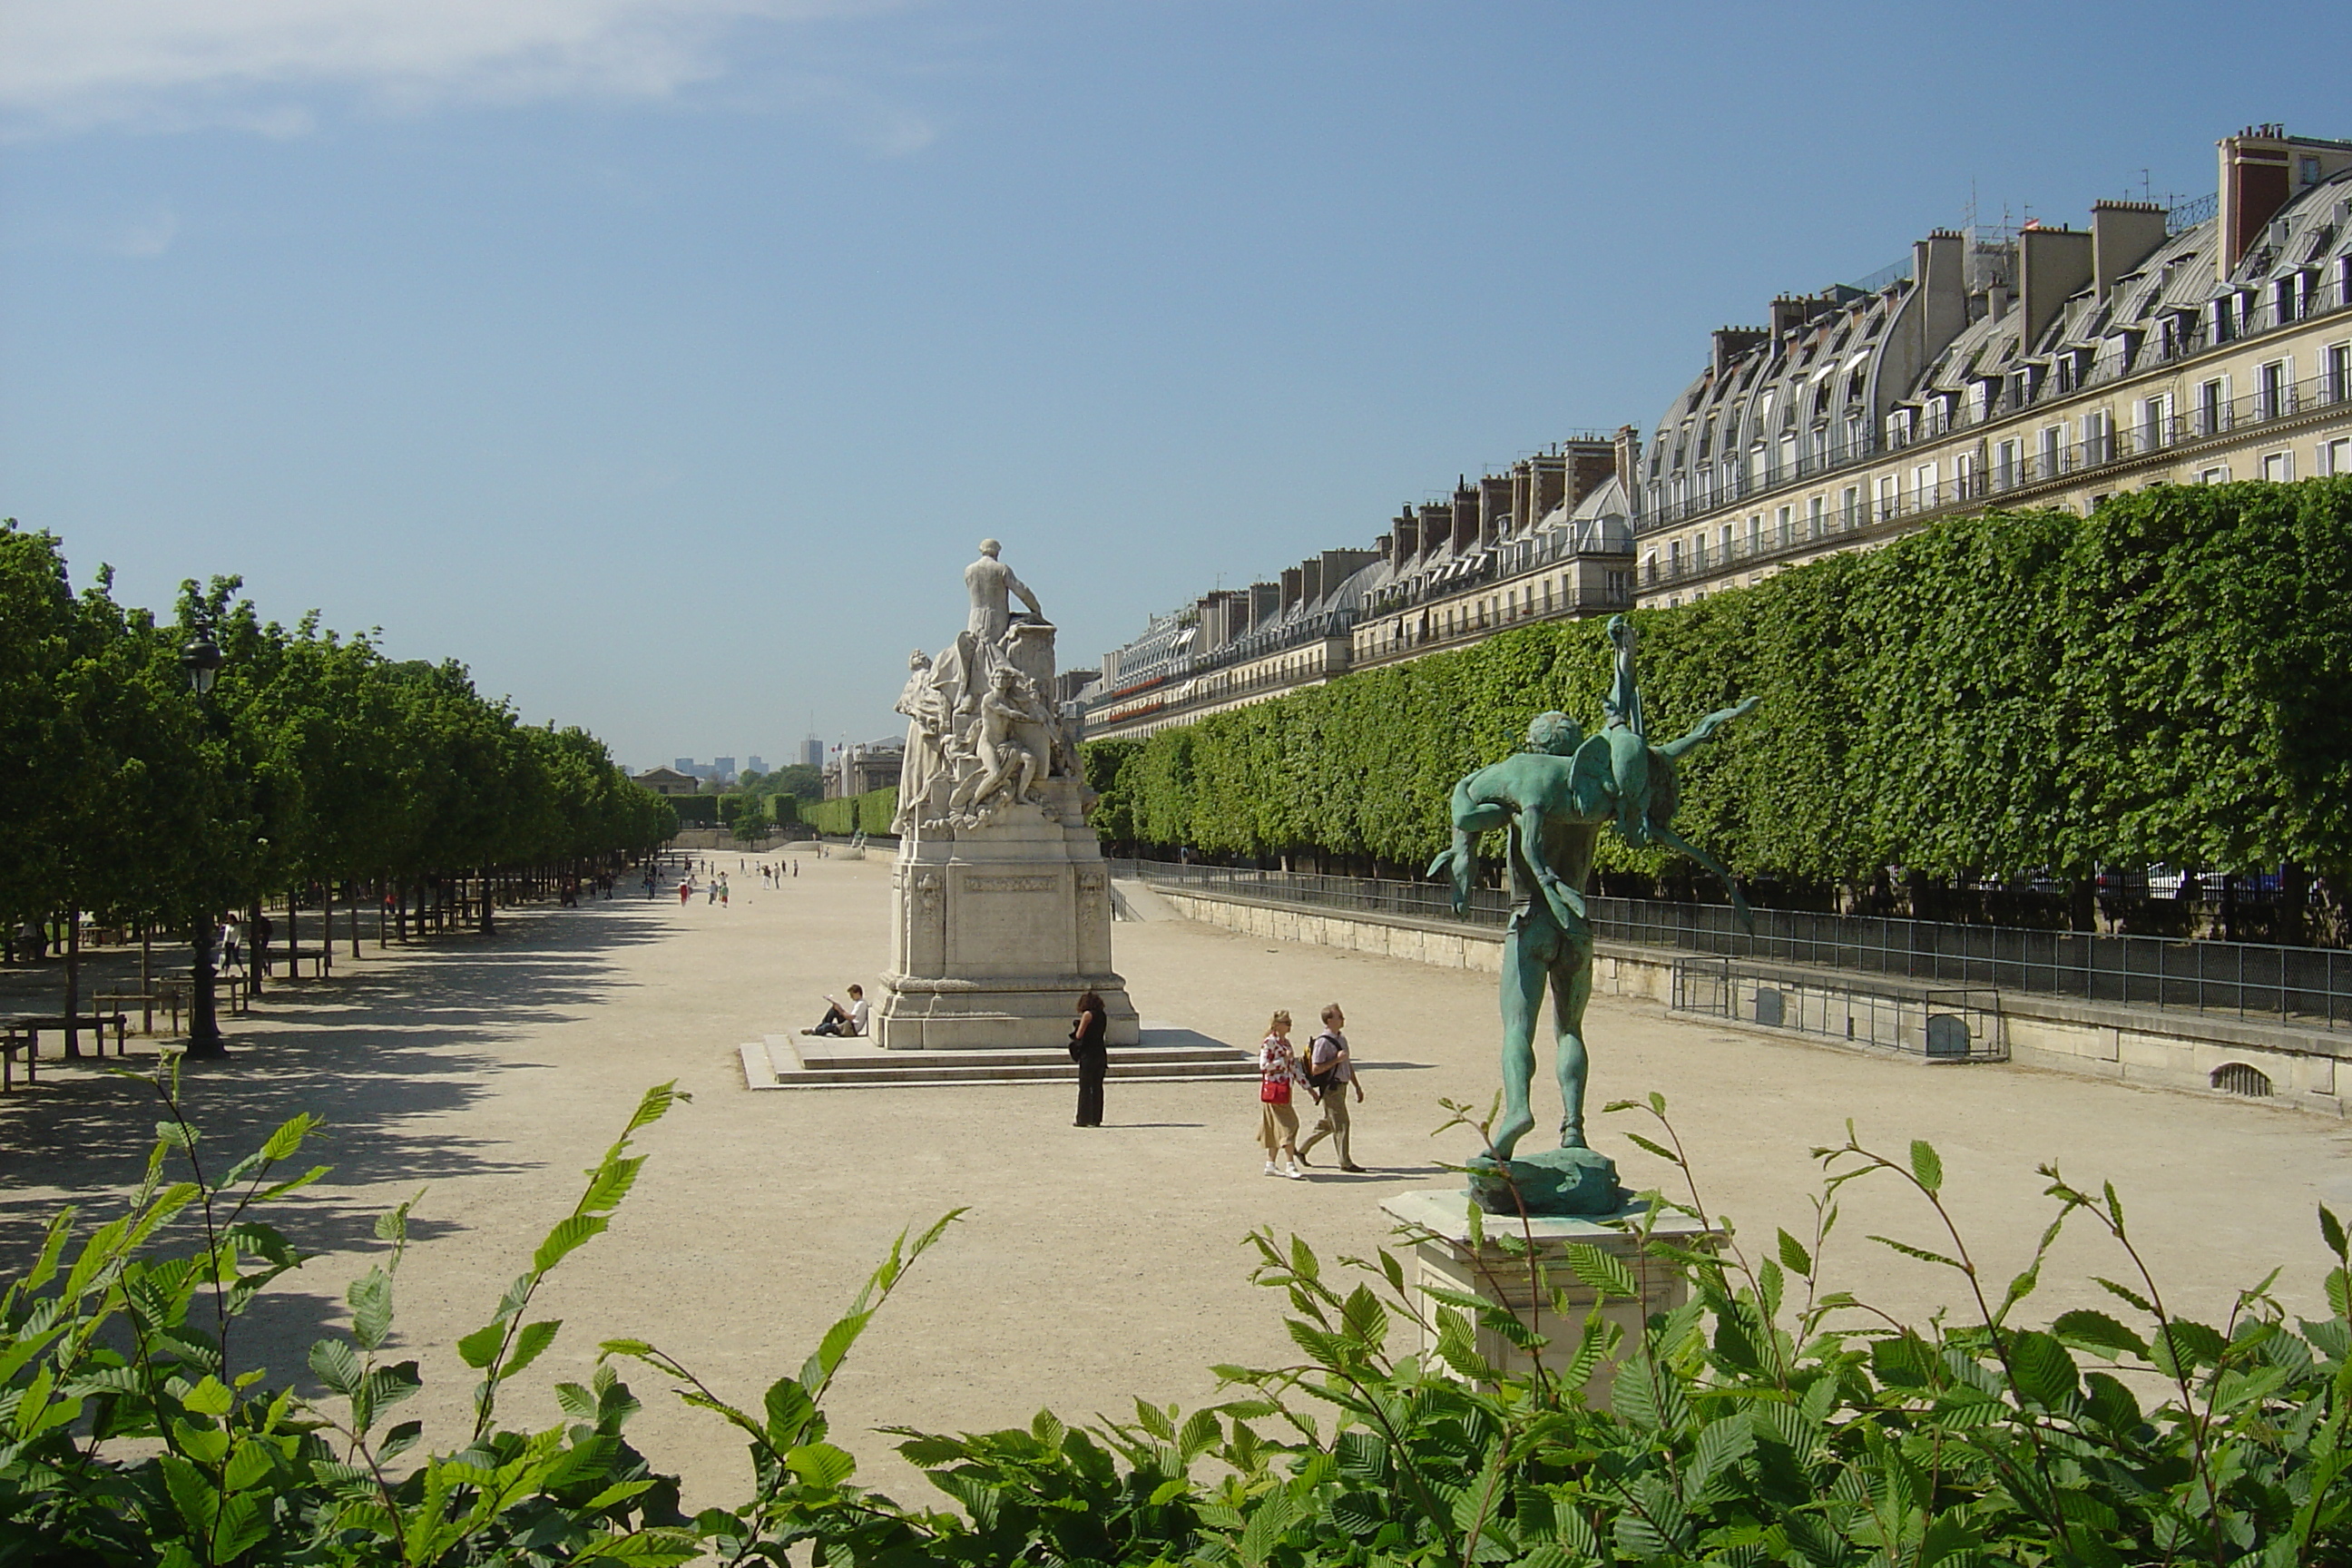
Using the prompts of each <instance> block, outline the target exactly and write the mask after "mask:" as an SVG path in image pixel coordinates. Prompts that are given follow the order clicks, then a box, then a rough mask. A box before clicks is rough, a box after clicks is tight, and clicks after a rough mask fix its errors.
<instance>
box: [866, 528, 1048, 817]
mask: <svg viewBox="0 0 2352 1568" xmlns="http://www.w3.org/2000/svg"><path fill="white" fill-rule="evenodd" d="M1001 554H1002V547H1001V546H999V545H998V543H997V542H996V541H995V540H993V539H984V540H982V541H981V543H980V559H978V560H977V561H974V562H973V563H971V565H969V566H967V567H965V568H964V573H963V581H964V587H965V588H966V590H967V591H968V592H969V593H970V595H971V616H970V618H969V619H968V620H967V621H966V623H965V626H964V629H963V630H962V631H961V632H959V633H957V634H956V639H955V641H954V643H953V644H951V645H950V647H946V648H944V649H942V650H941V651H940V654H939V655H938V656H937V657H936V658H934V657H933V656H932V655H930V654H929V653H926V652H924V651H923V650H922V649H920V648H917V649H916V650H915V652H914V653H913V654H912V655H911V656H910V657H909V658H908V660H907V685H906V689H905V690H903V691H901V692H900V693H899V695H898V711H899V712H900V713H903V714H905V715H906V717H907V760H906V764H905V768H904V771H903V772H902V773H900V775H899V783H898V819H897V821H896V822H895V823H894V824H893V825H892V826H893V827H894V829H895V830H896V831H897V832H898V833H900V834H902V835H903V834H911V833H914V832H917V831H919V830H920V829H922V828H926V827H929V828H942V827H950V826H958V827H967V828H969V827H977V826H980V825H982V823H984V822H987V821H988V820H989V819H990V818H992V816H995V815H996V814H997V813H998V812H1000V811H1002V810H1003V808H1004V807H1006V806H1008V805H1014V804H1024V805H1043V804H1044V801H1045V796H1044V795H1042V794H1041V792H1040V790H1039V788H1038V786H1039V784H1042V783H1043V782H1044V781H1045V780H1046V779H1048V778H1055V777H1071V776H1075V775H1076V772H1077V757H1076V747H1075V746H1074V745H1073V744H1072V743H1071V740H1070V736H1069V733H1068V731H1067V730H1066V728H1065V726H1064V725H1063V723H1062V721H1061V720H1060V718H1059V717H1058V716H1057V715H1056V714H1055V711H1054V705H1053V700H1052V690H1051V687H1052V682H1053V642H1052V633H1053V628H1052V627H1051V626H1048V625H1046V623H1045V610H1044V607H1043V606H1041V605H1039V604H1038V602H1037V595H1035V594H1034V593H1032V592H1031V591H1030V589H1029V585H1028V584H1025V583H1024V582H1022V581H1021V579H1020V578H1019V577H1017V576H1015V575H1013V568H1011V567H1010V566H1007V565H1006V564H1004V563H1003V560H1002V559H1001V558H1000V557H1001ZM1015 598H1017V599H1019V600H1020V601H1021V603H1023V604H1024V605H1027V606H1028V611H1029V613H1028V614H1027V615H1025V616H1015V615H1014V614H1013V609H1012V602H1013V600H1014V599H1015Z"/></svg>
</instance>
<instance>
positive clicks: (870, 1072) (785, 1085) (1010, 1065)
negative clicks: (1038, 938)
mask: <svg viewBox="0 0 2352 1568" xmlns="http://www.w3.org/2000/svg"><path fill="white" fill-rule="evenodd" d="M1144 1035H1145V1038H1144V1041H1143V1043H1142V1044H1140V1045H1135V1046H1118V1047H1112V1049H1111V1051H1110V1059H1109V1069H1108V1074H1107V1076H1108V1077H1110V1078H1114V1079H1119V1080H1120V1081H1122V1082H1126V1083H1171V1082H1196V1081H1200V1080H1202V1079H1209V1080H1219V1081H1223V1080H1234V1081H1247V1080H1250V1079H1255V1078H1256V1077H1257V1057H1256V1053H1255V1052H1244V1051H1241V1050H1237V1049H1235V1048H1234V1047H1231V1046H1226V1045H1222V1044H1220V1043H1218V1042H1216V1041H1214V1040H1211V1039H1209V1038H1207V1037H1205V1036H1201V1035H1196V1034H1193V1033H1192V1031H1190V1030H1182V1029H1167V1028H1154V1027H1151V1026H1146V1028H1145V1030H1144ZM1155 1036H1157V1037H1158V1038H1154V1037H1155ZM860 1044H861V1042H858V1041H856V1040H834V1039H831V1038H827V1037H805V1036H788V1035H770V1036H769V1037H767V1038H766V1039H765V1040H763V1041H761V1042H759V1043H756V1044H751V1045H746V1046H744V1047H742V1051H741V1055H742V1058H743V1079H744V1082H745V1083H746V1084H747V1085H748V1086H749V1087H751V1088H752V1089H861V1088H871V1089H880V1088H885V1087H887V1088H894V1089H907V1088H941V1087H949V1086H970V1085H973V1084H999V1083H1075V1082H1076V1079H1077V1076H1078V1069H1077V1064H1076V1063H1075V1062H1073V1061H1071V1060H1070V1058H1069V1054H1068V1053H1067V1052H1066V1051H1031V1050H972V1051H880V1050H876V1049H873V1048H872V1047H866V1048H864V1049H862V1050H860V1049H857V1048H856V1047H858V1046H859V1045H860ZM812 1047H817V1048H814V1049H813V1048H812Z"/></svg>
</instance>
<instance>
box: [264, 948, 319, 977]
mask: <svg viewBox="0 0 2352 1568" xmlns="http://www.w3.org/2000/svg"><path fill="white" fill-rule="evenodd" d="M280 959H283V960H285V963H286V977H287V978H288V979H289V980H299V979H300V978H302V965H303V964H304V963H309V964H310V975H311V978H312V979H314V980H323V979H325V978H326V974H327V969H328V966H329V965H330V964H331V963H333V962H334V950H333V949H332V948H330V947H290V946H289V947H280V946H278V944H277V943H275V942H272V943H271V944H270V948H269V960H270V962H271V963H277V962H278V960H280Z"/></svg>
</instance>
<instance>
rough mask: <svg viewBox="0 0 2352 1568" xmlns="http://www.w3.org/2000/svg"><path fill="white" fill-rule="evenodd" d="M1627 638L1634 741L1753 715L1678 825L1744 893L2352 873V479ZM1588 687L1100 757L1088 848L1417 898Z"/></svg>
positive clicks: (1934, 531) (1567, 669)
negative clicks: (1456, 838)
mask: <svg viewBox="0 0 2352 1568" xmlns="http://www.w3.org/2000/svg"><path fill="white" fill-rule="evenodd" d="M1633 620H1634V622H1635V624H1636V625H1637V626H1638V627H1639V629H1640V633H1641V671H1642V684H1643V697H1644V704H1645V708H1646V710H1647V714H1648V720H1649V724H1650V728H1651V731H1652V732H1653V734H1654V736H1656V737H1658V738H1662V739H1663V738H1666V737H1671V736H1673V735H1675V734H1676V733H1679V732H1680V731H1681V730H1682V729H1683V728H1684V727H1685V726H1686V725H1688V724H1689V723H1690V722H1691V721H1693V720H1695V719H1696V718H1698V717H1699V716H1700V715H1702V714H1704V713H1706V712H1707V711H1709V710H1713V709H1717V708H1720V707H1724V706H1727V705H1728V704H1729V703H1731V702H1732V701H1734V700H1737V699H1738V698H1741V697H1747V696H1757V697H1760V698H1761V699H1762V702H1761V704H1760V706H1759V709H1758V710H1757V711H1756V712H1755V713H1754V714H1752V715H1751V716H1749V717H1748V718H1747V719H1745V720H1743V721H1740V722H1739V723H1738V724H1735V725H1733V726H1731V727H1730V728H1729V729H1728V730H1727V731H1725V732H1724V735H1723V737H1722V738H1721V739H1719V740H1718V741H1717V742H1716V743H1715V744H1713V745H1711V746H1709V747H1706V748H1702V749H1701V750H1700V751H1699V752H1696V753H1695V754H1694V755H1693V756H1692V757H1690V758H1689V759H1687V760H1686V772H1685V778H1684V789H1683V797H1682V808H1681V816H1679V817H1678V818H1677V826H1678V827H1679V828H1680V829H1681V830H1682V831H1683V833H1684V834H1685V837H1690V838H1692V839H1693V840H1694V841H1695V842H1698V843H1702V844H1706V845H1708V846H1711V847H1715V848H1716V849H1717V850H1720V851H1721V852H1723V853H1724V855H1725V856H1726V858H1727V860H1728V862H1729V863H1730V864H1731V865H1733V866H1734V867H1735V868H1739V869H1740V870H1742V871H1743V872H1745V873H1747V874H1750V875H1754V874H1759V873H1763V874H1769V875H1772V876H1776V877H1779V878H1783V879H1793V880H1800V881H1804V882H1809V883H1813V884H1829V883H1849V884H1852V883H1866V882H1868V881H1870V880H1871V879H1874V878H1876V877H1878V876H1879V875H1880V874H1881V873H1882V871H1883V869H1884V868H1888V867H1893V866H1900V867H1904V868H1907V869H1909V870H1910V871H1912V872H1914V873H1918V874H1924V875H1927V876H1932V877H1937V878H1958V879H2002V878H2013V877H2021V876H2027V875H2033V874H2041V875H2046V876H2056V877H2061V878H2069V879H2087V878H2090V877H2092V876H2094V875H2095V871H2096V868H2099V867H2102V866H2109V865H2149V864H2168V865H2172V866H2186V867H2195V868H2204V869H2207V870H2209V871H2212V872H2241V871H2248V870H2252V869H2255V868H2278V867H2281V866H2285V867H2287V868H2289V879H2290V881H2291V882H2292V881H2293V880H2294V878H2295V877H2296V876H2297V875H2300V874H2304V873H2305V872H2317V873H2320V874H2322V875H2324V876H2326V878H2328V879H2330V880H2331V881H2332V882H2333V883H2334V886H2335V887H2336V889H2339V890H2340V889H2342V888H2343V887H2344V886H2345V885H2346V883H2345V880H2344V879H2345V875H2346V873H2347V871H2352V702H2347V700H2346V698H2345V693H2346V692H2347V689H2352V479H2319V480H2311V481H2306V482H2304V483H2299V484H2291V485H2275V484H2237V485H2223V486H2213V487H2200V488H2195V489H2183V488H2173V487H2159V488H2157V489H2149V490H2145V491H2141V492H2138V493H2137V494H2133V495H2128V496H2123V497H2118V498H2116V500H2111V501H2109V502H2107V503H2106V504H2105V505H2103V506H2101V507H2100V508H2098V509H2097V510H2096V511H2095V512H2094V513H2093V514H2092V515H2091V516H2089V517H2087V518H2083V517H2076V516H2074V515H2073V514H2071V513H2066V512H2059V511H2033V512H1993V513H1988V514H1986V515H1983V516H1979V517H1972V518H1958V519H1954V520H1951V521H1946V522H1942V523H1939V524H1937V525H1935V526H1933V527H1930V528H1927V529H1926V530H1923V531H1920V532H1918V533H1916V534H1913V535H1911V536H1909V537H1907V538H1905V539H1903V540H1900V541H1898V542H1895V543H1892V544H1890V545H1888V546H1887V547H1885V549H1882V550H1877V551H1873V552H1863V553H1851V554H1844V555H1839V556H1833V557H1831V558H1829V559H1826V560H1823V561H1821V562H1819V563H1814V564H1812V565H1809V566H1806V567H1804V568H1802V569H1801V570H1797V571H1792V572H1787V573H1783V574H1779V575H1777V576H1774V577H1772V578H1770V579H1769V580H1768V581H1766V582H1764V583H1761V584H1757V585H1756V586H1753V587H1748V588H1743V589H1740V590H1737V591H1734V592H1730V593H1725V594H1720V595H1713V596H1710V597H1708V598H1706V599H1704V600H1701V601H1699V602H1697V603H1696V604H1692V605H1686V606H1684V607H1682V608H1679V609H1674V610H1667V611H1660V612H1644V613H1637V614H1636V615H1635V616H1633ZM1609 675H1610V652H1609V647H1608V645H1607V643H1606V642H1605V640H1604V639H1603V637H1602V636H1601V627H1600V626H1598V625H1597V624H1594V623H1591V622H1571V623H1553V624H1548V625H1538V626H1528V627H1525V628H1522V629H1518V630H1515V631H1510V632H1507V633H1504V634H1502V635H1499V636H1497V637H1493V638H1491V639H1490V640H1488V641H1486V642H1484V643H1482V644H1480V645H1478V646H1476V647H1471V648H1467V649H1465V650H1463V651H1461V652H1457V653H1450V654H1440V655H1433V656H1431V657H1429V658H1422V659H1417V660H1414V661H1412V663H1409V664H1405V665H1402V666H1398V667H1395V668H1389V669H1384V670H1376V671H1369V672H1365V673H1362V674H1358V675H1353V676H1349V677H1348V678H1347V679H1342V680H1340V681H1338V682H1336V683H1334V684H1332V685H1330V686H1328V687H1321V688H1317V689H1310V690H1307V691H1303V692H1299V693H1297V694H1294V695H1292V696H1288V697H1286V698H1283V699H1280V700H1276V701H1271V702H1266V703H1262V704H1259V705H1257V706H1255V707H1250V708H1244V709H1239V710H1232V711H1229V712H1225V713H1221V714H1217V715H1215V716H1213V717H1211V718H1209V719H1206V720H1203V721H1201V722H1199V723H1197V724H1193V725H1191V726H1188V727H1185V728H1182V729H1178V730H1171V731H1163V732H1162V733H1160V734H1159V735H1156V736H1154V737H1152V738H1151V739H1150V741H1148V742H1105V743H1098V744H1097V745H1095V746H1093V747H1091V748H1090V756H1089V762H1088V768H1089V773H1090V774H1091V776H1092V778H1093V781H1094V784H1095V787H1096V788H1097V790H1099V791H1100V792H1101V793H1102V795H1103V797H1104V798H1103V802H1102V805H1100V806H1099V807H1098V808H1097V815H1096V818H1095V820H1096V822H1097V826H1098V827H1099V828H1100V830H1101V831H1102V833H1103V835H1104V837H1106V838H1108V839H1111V840H1114V841H1121V842H1127V843H1132V844H1136V845H1139V846H1150V847H1161V848H1166V847H1175V846H1178V845H1189V846H1191V847H1194V848H1196V849H1199V850H1202V851H1207V852H1211V853H1229V854H1235V855H1244V856H1264V855H1272V854H1276V853H1282V852H1286V851H1293V850H1300V849H1309V850H1315V851H1319V852H1322V853H1325V854H1333V855H1340V856H1352V857H1362V858H1376V859H1377V860H1379V861H1381V862H1385V863H1388V864H1391V865H1393V866H1395V867H1398V868H1417V867H1418V866H1419V865H1422V864H1425V863H1426V861H1427V860H1428V858H1429V857H1431V856H1432V855H1433V854H1434V853H1435V852H1436V850H1437V849H1438V847H1440V846H1441V845H1442V844H1443V843H1444V839H1445V837H1446V832H1447V819H1446V801H1447V796H1448V793H1449V791H1450V790H1451V788H1452V786H1453V784H1454V781H1455V780H1456V779H1458V778H1460V777H1461V776H1462V775H1463V774H1464V773H1467V772H1469V771H1470V770H1471V769H1473V768H1475V767H1477V766H1479V765H1481V764H1483V763H1488V762H1492V761H1495V760H1496V759H1497V758H1499V757H1501V756H1503V755H1505V754H1507V753H1508V752H1511V751H1512V750H1514V749H1515V748H1516V747H1517V744H1518V742H1519V740H1520V737H1521V735H1522V733H1523V732H1524V731H1525V728H1526V725H1527V721H1528V718H1529V717H1530V716H1531V715H1533V714H1535V713H1536V712H1538V711H1540V710H1544V709H1549V708H1557V709H1561V710H1565V711H1567V712H1569V713H1570V714H1571V715H1573V716H1575V717H1576V718H1578V719H1579V720H1580V721H1581V722H1583V723H1586V724H1588V725H1597V724H1598V723H1599V722H1600V713H1601V694H1602V692H1603V691H1604V689H1606V686H1607V683H1608V680H1609ZM1604 856H1605V858H1604V860H1603V863H1602V868H1603V869H1604V870H1612V869H1614V870H1629V869H1631V870H1645V871H1650V872H1656V871H1658V870H1660V869H1663V868H1664V865H1665V859H1664V856H1663V855H1662V854H1660V853H1658V852H1656V851H1646V852H1642V853H1633V852H1629V851H1627V850H1625V849H1624V848H1623V847H1622V846H1619V845H1617V844H1615V843H1614V841H1613V836H1609V837H1608V842H1607V847H1606V849H1605V850H1604Z"/></svg>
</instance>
